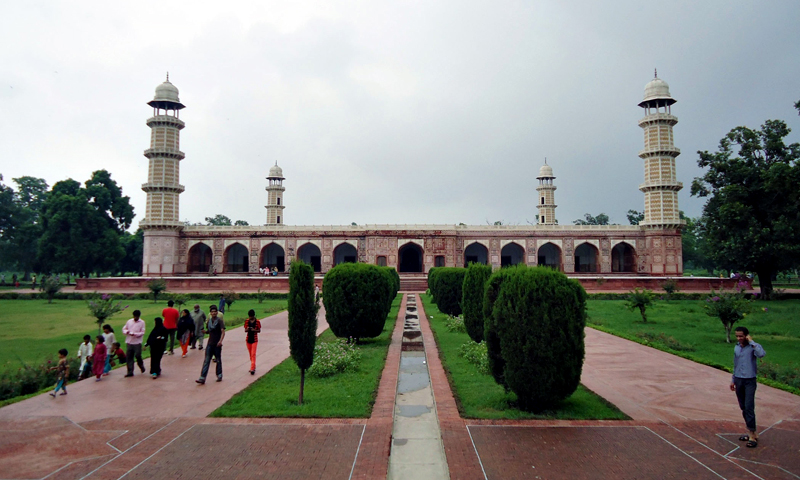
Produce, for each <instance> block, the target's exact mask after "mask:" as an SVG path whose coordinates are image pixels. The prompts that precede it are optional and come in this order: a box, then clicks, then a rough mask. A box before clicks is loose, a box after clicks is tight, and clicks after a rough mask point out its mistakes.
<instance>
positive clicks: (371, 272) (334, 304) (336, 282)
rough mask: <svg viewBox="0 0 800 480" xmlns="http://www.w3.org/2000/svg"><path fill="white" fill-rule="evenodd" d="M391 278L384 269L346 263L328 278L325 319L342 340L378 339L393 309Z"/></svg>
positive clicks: (326, 281) (330, 272)
mask: <svg viewBox="0 0 800 480" xmlns="http://www.w3.org/2000/svg"><path fill="white" fill-rule="evenodd" d="M392 289H393V287H392V285H391V280H390V276H389V275H388V272H387V273H384V271H382V267H378V266H376V265H367V264H364V263H343V264H340V265H337V266H335V267H333V268H332V269H331V270H329V271H328V273H327V274H325V296H324V297H323V298H322V300H323V302H324V303H325V318H326V319H327V321H328V325H330V327H331V331H332V332H333V334H334V335H336V336H337V337H340V338H352V339H354V340H355V341H356V342H357V341H358V340H359V339H360V338H372V337H377V336H378V335H380V334H381V332H383V327H384V325H385V324H386V315H387V314H388V313H389V309H391V304H392V299H393V298H394V297H392V296H391V290H392Z"/></svg>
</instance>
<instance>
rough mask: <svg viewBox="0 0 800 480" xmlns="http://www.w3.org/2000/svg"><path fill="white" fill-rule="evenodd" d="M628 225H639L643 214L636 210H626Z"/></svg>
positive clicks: (642, 219)
mask: <svg viewBox="0 0 800 480" xmlns="http://www.w3.org/2000/svg"><path fill="white" fill-rule="evenodd" d="M627 217H628V223H630V224H631V225H639V224H640V223H642V221H644V212H639V211H637V210H628V214H627Z"/></svg>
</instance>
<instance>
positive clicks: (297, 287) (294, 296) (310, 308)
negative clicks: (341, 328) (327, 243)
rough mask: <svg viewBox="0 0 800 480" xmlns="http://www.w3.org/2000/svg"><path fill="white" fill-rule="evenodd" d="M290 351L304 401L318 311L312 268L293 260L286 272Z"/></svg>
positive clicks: (312, 358)
mask: <svg viewBox="0 0 800 480" xmlns="http://www.w3.org/2000/svg"><path fill="white" fill-rule="evenodd" d="M288 304H289V305H288V307H289V351H290V352H291V354H292V359H293V360H294V362H295V363H296V364H297V367H298V368H300V396H299V398H298V403H299V404H300V405H302V404H303V388H304V387H305V380H306V370H308V369H309V368H310V367H311V365H312V364H313V363H314V344H315V343H316V342H317V312H318V311H319V305H318V304H317V303H316V302H315V301H314V269H313V268H312V267H311V265H308V264H306V263H303V262H302V261H300V260H295V261H293V262H292V265H291V272H290V273H289V302H288Z"/></svg>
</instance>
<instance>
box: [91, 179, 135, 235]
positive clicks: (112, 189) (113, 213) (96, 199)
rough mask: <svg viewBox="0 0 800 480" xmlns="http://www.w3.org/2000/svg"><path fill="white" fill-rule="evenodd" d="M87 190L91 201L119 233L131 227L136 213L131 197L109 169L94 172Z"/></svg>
mask: <svg viewBox="0 0 800 480" xmlns="http://www.w3.org/2000/svg"><path fill="white" fill-rule="evenodd" d="M85 192H86V197H87V198H88V199H89V203H91V204H92V206H94V207H95V209H96V210H97V211H98V212H100V213H102V214H103V216H104V217H105V219H106V221H107V222H108V224H109V226H110V227H112V228H114V229H115V230H116V231H117V233H120V234H121V233H122V232H124V231H125V230H127V229H129V228H130V227H131V223H132V222H133V217H134V214H133V206H132V205H131V203H130V198H129V197H126V196H123V195H122V187H120V186H119V185H117V182H115V181H114V180H112V179H111V174H110V173H108V171H106V170H97V171H96V172H92V178H90V179H89V180H87V181H86V183H85Z"/></svg>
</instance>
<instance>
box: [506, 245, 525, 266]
mask: <svg viewBox="0 0 800 480" xmlns="http://www.w3.org/2000/svg"><path fill="white" fill-rule="evenodd" d="M524 257H525V249H523V248H522V247H521V246H519V245H518V244H516V243H509V244H508V245H506V246H505V247H503V249H502V250H500V266H501V267H510V266H512V265H516V264H518V263H522V262H523V259H524Z"/></svg>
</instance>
